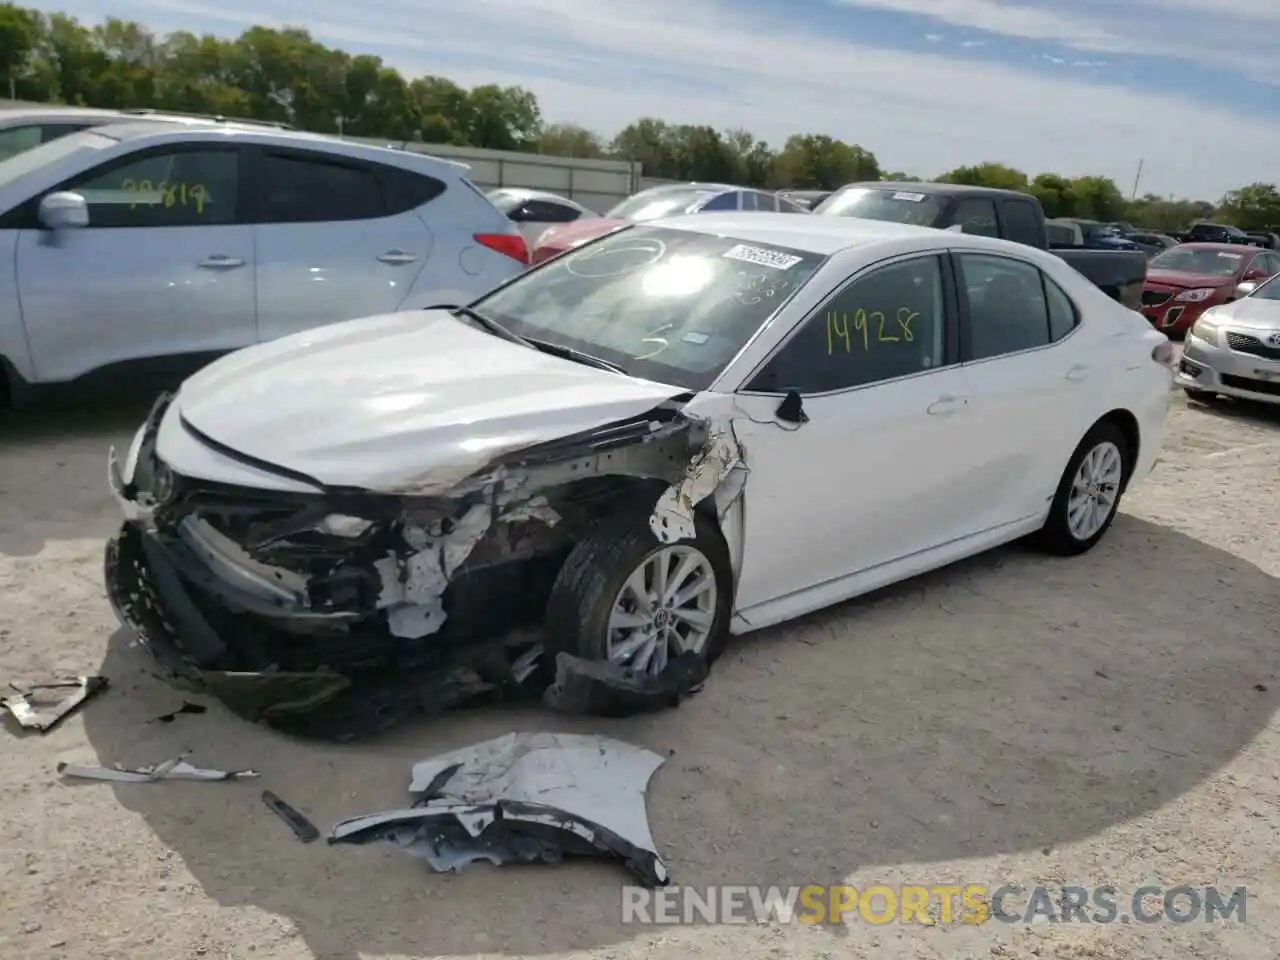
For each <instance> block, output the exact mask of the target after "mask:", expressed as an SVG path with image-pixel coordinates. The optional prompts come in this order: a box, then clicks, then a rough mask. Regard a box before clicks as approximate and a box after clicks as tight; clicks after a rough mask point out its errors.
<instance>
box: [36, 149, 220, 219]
mask: <svg viewBox="0 0 1280 960" xmlns="http://www.w3.org/2000/svg"><path fill="white" fill-rule="evenodd" d="M239 162H240V161H239V152H238V151H237V150H234V149H232V150H216V149H208V150H181V151H177V150H175V151H169V152H159V153H150V152H148V153H147V154H146V155H144V156H142V157H139V158H137V159H134V160H128V159H126V160H124V161H123V162H116V163H112V164H110V165H108V166H107V167H106V169H105V170H104V169H103V168H102V167H99V168H98V169H96V170H92V171H90V172H89V173H88V174H87V175H86V176H84V177H81V178H80V179H77V180H74V181H71V182H70V183H67V184H64V185H63V186H62V187H60V188H59V189H62V190H71V191H74V192H76V193H78V194H80V195H81V196H82V197H84V199H85V202H86V203H87V204H88V205H89V226H90V227H99V228H101V227H201V226H218V225H221V224H229V223H235V222H236V221H237V217H236V207H237V201H238V194H239V189H240V177H239Z"/></svg>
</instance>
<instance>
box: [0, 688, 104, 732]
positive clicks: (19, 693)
mask: <svg viewBox="0 0 1280 960" xmlns="http://www.w3.org/2000/svg"><path fill="white" fill-rule="evenodd" d="M108 685H109V681H108V680H107V678H106V677H54V678H52V679H48V680H32V681H29V682H25V683H18V682H15V683H10V684H9V686H10V687H12V688H13V690H14V693H12V694H10V695H9V696H7V697H4V698H0V707H3V708H4V709H5V710H7V711H8V712H9V713H10V714H11V715H12V716H13V718H14V719H15V720H17V721H18V724H19V725H20V726H21V727H22V728H23V729H24V730H37V731H39V732H40V733H48V732H49V731H50V730H52V729H53V728H54V727H56V726H57V725H58V724H60V723H61V722H62V721H63V720H65V719H66V718H67V717H69V716H71V714H73V713H75V712H76V711H77V710H79V709H80V708H81V707H82V706H84V705H85V704H86V703H88V702H89V700H91V699H92V698H94V697H96V696H97V695H98V694H100V693H102V692H103V691H104V690H106V689H107V687H108ZM53 697H58V699H56V700H52V698H53ZM51 700H52V702H50V701H51Z"/></svg>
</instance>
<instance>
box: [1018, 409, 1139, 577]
mask: <svg viewBox="0 0 1280 960" xmlns="http://www.w3.org/2000/svg"><path fill="white" fill-rule="evenodd" d="M1132 454H1133V451H1130V450H1129V444H1128V441H1127V440H1126V439H1125V437H1124V434H1123V433H1121V431H1120V429H1119V428H1118V427H1117V426H1116V425H1115V424H1113V423H1099V424H1097V425H1096V426H1094V428H1093V429H1092V430H1090V431H1089V432H1088V433H1087V434H1086V435H1085V438H1084V439H1083V440H1081V441H1080V445H1079V446H1078V447H1076V450H1075V453H1073V454H1072V455H1071V459H1070V460H1069V461H1068V462H1067V469H1066V470H1065V471H1063V474H1062V479H1061V481H1059V483H1058V490H1057V493H1056V494H1055V495H1054V498H1053V505H1052V506H1050V508H1049V517H1048V519H1047V520H1046V521H1045V524H1044V527H1042V528H1041V530H1040V535H1039V538H1038V539H1039V541H1040V544H1041V545H1042V546H1043V547H1044V548H1045V549H1046V550H1048V551H1049V552H1050V553H1054V554H1057V555H1058V556H1064V557H1069V556H1075V555H1077V554H1081V553H1084V552H1086V551H1088V550H1091V549H1093V547H1094V545H1095V544H1097V542H1098V541H1099V540H1101V539H1102V537H1103V534H1105V533H1106V532H1107V530H1108V528H1110V526H1111V523H1112V521H1114V520H1115V518H1116V512H1117V511H1118V510H1119V508H1120V497H1121V495H1122V494H1123V493H1124V488H1125V484H1126V482H1127V481H1128V479H1129V471H1130V469H1131V464H1132V459H1131V458H1132Z"/></svg>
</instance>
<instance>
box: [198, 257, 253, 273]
mask: <svg viewBox="0 0 1280 960" xmlns="http://www.w3.org/2000/svg"><path fill="white" fill-rule="evenodd" d="M200 266H201V267H203V268H204V269H205V270H234V269H235V268H236V267H243V266H244V261H243V260H241V259H240V258H239V257H224V256H223V255H222V254H218V255H217V256H213V257H206V258H205V259H203V260H201V261H200Z"/></svg>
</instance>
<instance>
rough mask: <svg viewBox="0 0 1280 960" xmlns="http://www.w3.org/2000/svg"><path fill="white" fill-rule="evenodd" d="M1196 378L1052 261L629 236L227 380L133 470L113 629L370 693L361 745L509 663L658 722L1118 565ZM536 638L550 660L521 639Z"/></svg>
mask: <svg viewBox="0 0 1280 960" xmlns="http://www.w3.org/2000/svg"><path fill="white" fill-rule="evenodd" d="M1172 361H1173V349H1172V346H1171V345H1170V343H1169V341H1168V339H1167V338H1166V337H1165V336H1164V335H1163V334H1162V333H1159V332H1158V331H1154V330H1152V329H1151V328H1150V326H1149V324H1148V323H1147V322H1146V321H1145V320H1144V319H1143V318H1142V317H1141V316H1140V315H1138V314H1137V313H1135V312H1133V311H1131V310H1128V309H1126V308H1124V307H1123V306H1121V305H1120V304H1118V303H1117V302H1115V301H1114V300H1112V299H1111V298H1109V297H1108V296H1107V295H1106V294H1104V293H1102V292H1101V291H1100V290H1099V289H1098V288H1097V287H1095V286H1094V285H1093V284H1092V283H1090V282H1089V281H1088V280H1087V279H1085V277H1083V276H1082V275H1081V274H1079V273H1077V272H1076V271H1075V270H1074V269H1073V268H1072V267H1070V266H1069V265H1068V264H1067V263H1065V262H1064V261H1063V260H1062V259H1060V258H1059V257H1056V256H1053V255H1052V254H1050V253H1047V252H1043V251H1039V250H1035V249H1033V248H1031V247H1028V246H1025V245H1022V244H1016V243H1011V242H1006V241H1000V240H994V239H990V238H986V237H981V236H975V235H968V234H961V233H950V232H944V231H940V230H932V229H926V228H919V227H911V226H906V225H902V224H896V223H885V222H879V221H871V220H859V219H848V218H841V217H829V218H819V217H803V218H802V217H796V216H793V215H789V214H781V213H738V214H696V215H692V216H683V217H673V218H670V219H663V220H657V221H653V222H650V223H647V224H638V225H635V226H631V227H624V228H622V229H620V230H617V231H616V232H613V233H611V234H609V235H607V236H604V237H601V238H599V239H597V240H595V241H593V242H591V243H588V244H586V245H584V246H583V247H582V248H581V249H579V250H577V251H576V252H573V253H568V254H566V255H564V256H562V257H559V258H557V259H555V260H553V261H551V262H549V263H546V264H544V265H542V266H539V267H534V268H532V269H531V270H529V271H528V272H526V273H525V274H523V275H522V276H520V277H518V278H516V279H515V280H513V281H511V282H510V283H508V284H506V285H505V286H502V287H500V288H498V289H496V290H494V291H492V292H491V293H488V294H486V295H485V296H483V297H481V298H479V299H478V300H476V301H475V302H473V303H472V304H470V305H469V306H466V307H462V308H459V309H456V310H453V311H444V310H436V311H427V312H422V311H418V312H413V313H393V314H389V315H386V316H381V317H372V318H369V319H365V320H356V321H353V322H350V323H345V324H339V325H335V326H330V327H328V328H325V329H322V330H317V331H314V332H312V333H309V334H307V335H305V336H294V337H285V338H282V339H280V340H277V341H275V342H274V343H269V344H263V345H261V346H258V347H253V348H251V349H248V350H244V351H241V352H239V353H237V354H233V355H231V356H229V357H226V358H224V359H222V360H220V361H217V362H216V363H214V364H212V365H211V366H209V367H207V368H206V369H205V370H204V371H203V372H200V373H198V374H196V375H195V376H194V377H192V378H191V379H189V380H188V381H187V382H186V383H185V384H184V385H183V386H182V387H181V389H180V390H179V391H178V392H177V394H176V395H175V396H173V397H172V398H163V399H162V400H161V401H160V403H159V404H158V405H157V407H156V409H155V410H154V411H153V414H152V416H151V417H150V418H148V421H147V423H145V424H144V425H143V427H142V428H141V429H140V430H139V432H138V434H137V436H136V437H135V439H134V442H133V445H132V447H131V448H130V450H129V452H128V454H127V455H126V456H125V457H124V458H123V461H122V462H117V461H116V460H115V459H114V454H113V459H112V464H111V474H112V484H113V489H114V492H115V494H116V496H117V497H118V498H119V500H120V502H121V504H122V506H123V508H124V512H125V515H126V518H127V521H126V524H125V526H124V527H123V529H122V531H121V533H120V535H119V537H118V538H116V539H115V540H113V541H112V542H111V543H110V544H109V546H108V549H107V559H106V570H107V589H108V594H109V596H111V597H112V600H113V603H114V604H115V606H116V609H117V611H118V613H119V615H120V616H121V618H122V619H123V620H124V621H125V622H126V623H128V624H130V625H132V626H133V627H134V628H135V629H137V630H138V631H139V633H140V635H141V636H142V637H143V639H144V641H145V643H146V644H147V646H148V647H149V648H150V649H152V650H153V651H154V652H155V653H156V654H157V656H159V657H160V658H161V659H162V661H164V662H165V663H166V664H169V665H170V666H171V668H172V669H173V670H175V671H176V672H177V673H179V674H180V675H182V676H184V677H185V678H186V679H187V680H189V681H192V682H199V681H200V679H201V677H202V676H204V672H205V671H215V672H217V673H218V675H219V676H223V675H224V674H223V673H222V672H223V671H232V672H235V673H236V676H237V677H240V678H241V679H239V680H237V683H238V684H241V683H242V684H244V685H246V687H245V688H242V689H247V686H251V685H252V684H254V683H259V682H260V683H261V685H262V686H261V691H266V690H268V689H269V688H268V686H267V685H269V684H271V683H273V682H275V679H274V677H275V675H274V674H273V673H270V672H268V673H265V674H261V675H259V679H258V680H254V679H253V678H252V677H250V676H249V673H251V672H252V671H261V670H263V669H264V666H263V665H271V670H272V671H284V672H286V673H287V674H289V675H290V676H291V677H294V678H296V677H299V676H303V675H312V674H314V675H315V676H316V678H317V680H316V682H317V683H319V682H324V683H328V684H330V685H333V684H337V683H338V681H342V685H341V689H340V690H339V689H335V690H334V692H333V697H334V699H332V700H330V701H326V703H325V704H324V706H322V707H317V710H318V711H319V713H320V714H321V715H323V714H324V713H325V712H326V711H333V712H332V714H331V715H330V716H329V717H328V719H326V720H325V721H323V722H321V721H317V723H318V724H319V727H321V728H324V729H326V730H328V731H329V732H330V733H333V732H335V731H336V732H339V733H341V732H342V730H345V731H346V733H351V732H352V730H353V729H354V728H356V727H362V726H365V727H377V726H379V725H386V724H388V723H391V722H394V721H395V720H396V719H398V718H400V717H403V716H405V715H407V713H408V712H415V711H417V710H421V709H428V708H429V707H430V706H434V707H437V708H438V707H440V706H441V705H442V704H443V705H447V704H452V703H454V702H457V701H458V700H459V699H465V696H466V695H467V694H468V693H469V692H470V693H475V692H477V691H478V690H480V689H483V688H486V682H482V680H480V679H476V676H477V675H476V673H475V671H476V670H481V669H482V668H481V667H479V666H477V665H478V664H480V663H481V662H484V663H488V664H490V666H489V667H485V668H483V670H487V671H489V672H488V673H485V674H484V676H488V677H493V676H495V674H494V673H493V670H494V668H493V667H492V660H491V659H486V658H488V657H491V656H493V655H494V653H493V649H492V648H490V647H487V646H486V644H499V645H498V646H497V647H496V650H497V653H498V654H499V655H504V656H507V657H511V658H513V661H512V664H513V665H512V671H511V672H513V673H514V672H516V670H515V666H514V664H515V663H524V664H527V662H528V660H527V658H528V657H530V656H537V655H538V651H539V650H540V649H543V650H544V651H545V656H546V657H547V658H548V660H549V661H550V662H549V664H548V669H549V670H550V671H551V672H553V673H555V674H556V677H557V688H558V689H561V690H564V689H568V688H569V687H571V686H573V684H572V679H573V677H575V676H576V677H579V678H586V679H587V680H590V681H591V682H604V683H606V684H607V683H608V682H612V681H616V683H617V684H618V685H619V687H621V688H625V689H627V690H630V691H631V692H633V693H634V692H635V690H636V688H637V686H638V685H643V683H645V682H648V681H653V682H656V683H662V682H666V681H665V680H664V678H667V677H669V676H670V672H671V671H673V670H674V671H686V670H689V669H690V658H692V660H693V661H696V662H698V663H701V664H706V663H709V662H710V661H711V660H713V659H714V658H715V657H716V656H717V655H718V654H719V653H720V651H721V650H722V649H723V648H724V644H725V642H726V640H727V638H728V637H729V635H730V634H741V633H747V632H749V631H752V630H756V629H759V628H761V627H767V626H769V625H771V624H775V623H778V622H780V621H784V620H789V619H791V618H793V617H797V616H800V615H802V614H804V613H807V612H809V611H812V610H816V609H818V608H820V607H825V606H828V605H830V604H833V603H837V602H839V601H841V600H844V599H847V598H849V597H853V596H856V595H858V594H862V593H866V592H868V591H870V590H875V589H877V588H879V587H882V586H885V585H886V584H890V583H893V582H895V581H898V580H902V579H905V578H907V577H911V576H914V575H916V574H919V573H923V572H924V571H926V570H931V569H934V568H936V567H941V566H944V565H946V564H949V563H952V562H953V561H956V560H959V559H961V558H962V557H966V556H969V555H971V554H975V553H978V552H980V551H984V550H987V549H990V548H992V547H995V546H997V545H999V544H1002V543H1007V542H1009V541H1011V540H1014V539H1017V538H1019V537H1023V536H1027V535H1035V536H1036V537H1037V538H1038V539H1039V541H1040V542H1041V543H1042V544H1043V545H1044V546H1045V547H1046V548H1047V549H1049V550H1050V551H1052V552H1054V553H1057V554H1062V555H1071V554H1081V553H1084V552H1085V551H1087V550H1089V549H1090V548H1091V547H1093V546H1094V544H1096V543H1097V542H1098V541H1099V540H1100V539H1101V538H1102V537H1103V535H1104V534H1105V533H1106V531H1107V529H1108V527H1109V526H1110V524H1111V522H1112V520H1113V519H1114V518H1115V516H1116V510H1117V508H1118V506H1119V504H1120V500H1121V497H1122V496H1123V494H1124V492H1125V490H1126V489H1127V488H1128V487H1129V486H1130V485H1131V484H1132V483H1134V482H1136V481H1138V480H1140V479H1142V478H1143V477H1144V476H1146V474H1147V473H1148V472H1149V471H1150V469H1151V467H1152V464H1153V463H1154V461H1155V459H1156V455H1157V453H1158V452H1159V449H1160V442H1161V436H1162V433H1163V429H1164V421H1165V414H1166V411H1167V408H1168V403H1169V393H1170V383H1171V380H1172V371H1171V364H1172ZM537 621H544V623H545V628H546V629H545V632H544V633H543V634H542V637H541V642H542V644H544V647H543V648H539V647H537V646H530V644H532V643H533V642H534V641H533V640H532V639H525V640H524V646H523V647H522V646H520V645H519V644H518V643H517V644H511V643H508V642H507V641H503V640H501V639H499V638H500V637H502V636H504V635H506V634H505V632H506V631H509V630H510V629H511V628H513V627H516V626H519V625H522V624H524V623H526V622H528V623H536V622H537ZM467 664H470V665H471V666H467ZM321 667H323V669H324V670H327V671H329V672H328V673H324V674H323V675H320V674H315V671H317V670H319V669H320V668H321ZM611 670H612V671H616V673H612V674H611V673H610V672H609V671H611ZM498 672H499V673H501V671H498ZM459 678H463V679H459ZM466 678H471V679H466ZM610 678H612V681H611V680H610ZM290 682H292V681H290ZM487 682H488V683H497V682H500V681H497V680H492V681H487ZM489 688H490V689H491V686H490V687H489ZM312 695H317V696H318V694H317V693H316V691H315V690H314V689H311V691H310V694H309V696H312ZM301 698H302V695H301V694H300V693H297V692H295V693H294V694H293V699H294V701H295V702H296V701H297V700H298V699H301ZM424 698H426V699H430V700H432V701H433V702H432V704H430V705H424V704H423V702H422V701H423V699H424ZM307 702H309V703H310V702H313V701H311V700H308V701H307ZM344 711H345V712H344ZM257 715H258V716H259V717H261V716H263V714H262V713H259V714H257ZM265 715H266V717H267V719H268V720H270V719H271V718H270V713H269V712H268V713H266V714H265ZM277 720H280V718H279V717H277ZM294 721H296V716H294V717H293V719H292V720H290V719H288V718H285V720H284V721H282V722H286V723H293V722H294ZM340 728H341V729H340Z"/></svg>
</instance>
